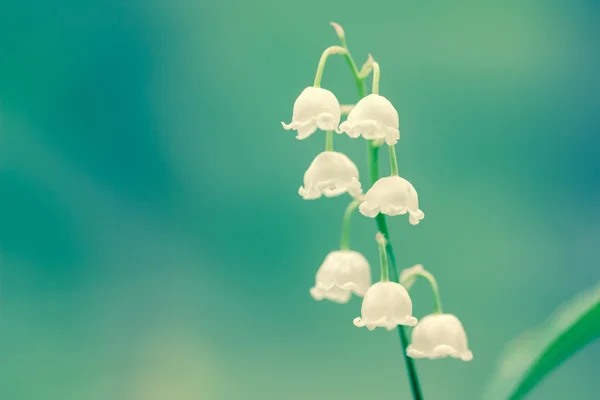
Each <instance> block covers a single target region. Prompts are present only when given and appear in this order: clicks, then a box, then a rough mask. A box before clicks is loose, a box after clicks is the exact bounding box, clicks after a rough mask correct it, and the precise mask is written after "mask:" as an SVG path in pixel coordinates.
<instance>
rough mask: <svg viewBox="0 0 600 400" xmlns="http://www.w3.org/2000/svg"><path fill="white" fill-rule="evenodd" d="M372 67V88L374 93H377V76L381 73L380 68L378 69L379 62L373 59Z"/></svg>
mask: <svg viewBox="0 0 600 400" xmlns="http://www.w3.org/2000/svg"><path fill="white" fill-rule="evenodd" d="M371 65H372V67H373V90H372V92H373V93H374V94H379V76H380V75H381V70H380V69H379V64H378V63H377V62H376V61H373V63H372V64H371Z"/></svg>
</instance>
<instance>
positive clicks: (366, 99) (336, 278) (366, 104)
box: [282, 24, 473, 361]
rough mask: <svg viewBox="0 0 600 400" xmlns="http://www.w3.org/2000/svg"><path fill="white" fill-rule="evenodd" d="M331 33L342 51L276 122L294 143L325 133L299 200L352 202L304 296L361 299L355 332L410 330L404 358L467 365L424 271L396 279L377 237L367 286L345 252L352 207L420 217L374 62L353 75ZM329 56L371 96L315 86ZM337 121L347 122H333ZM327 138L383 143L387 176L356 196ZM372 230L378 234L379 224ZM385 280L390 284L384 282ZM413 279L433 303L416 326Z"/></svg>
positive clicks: (353, 173)
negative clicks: (348, 97)
mask: <svg viewBox="0 0 600 400" xmlns="http://www.w3.org/2000/svg"><path fill="white" fill-rule="evenodd" d="M334 28H335V29H336V32H337V33H338V36H339V37H340V39H341V41H342V45H343V46H332V47H329V48H328V49H326V50H325V51H324V52H323V55H322V56H321V59H320V61H319V65H318V68H317V73H316V76H315V80H314V84H313V86H309V87H307V88H305V89H304V90H303V91H302V92H301V93H300V95H299V96H298V98H297V99H296V101H295V103H294V107H293V113H292V120H291V122H290V123H289V124H286V123H284V122H282V125H283V127H284V128H285V129H286V130H295V131H296V132H297V136H296V138H297V139H300V140H303V139H307V138H309V137H311V136H312V135H313V134H315V132H317V131H318V130H321V131H325V132H326V135H325V151H323V152H321V153H320V154H318V155H317V156H316V157H315V158H314V160H313V161H312V163H310V165H309V167H308V169H307V170H306V173H305V174H304V184H303V185H302V186H301V187H300V188H299V190H298V193H299V194H300V196H302V198H303V199H305V200H314V199H318V198H320V197H321V196H325V197H335V196H340V195H342V194H344V193H348V194H349V195H350V196H351V198H352V201H351V203H350V205H349V206H348V208H347V209H346V212H345V214H344V219H343V225H342V239H341V244H340V249H339V250H336V251H332V252H331V253H329V254H328V255H327V256H326V257H325V260H324V261H323V263H322V265H321V267H320V268H319V269H318V271H317V273H316V278H315V285H314V287H312V288H311V289H310V295H311V296H312V297H313V298H314V299H315V300H324V299H326V300H330V301H333V302H336V303H347V302H348V301H349V300H350V298H351V296H352V294H355V295H356V296H359V297H363V300H362V307H361V316H360V317H357V318H355V319H354V325H355V326H357V327H366V328H368V329H369V330H373V329H375V328H376V327H382V328H385V329H387V330H392V329H394V328H396V327H398V326H399V325H404V326H410V327H414V329H413V331H412V341H411V344H410V345H409V346H408V347H407V348H406V354H407V355H408V356H409V357H412V358H430V359H435V358H441V357H447V356H450V357H455V358H459V359H462V360H465V361H468V360H471V359H472V357H473V355H472V353H471V351H470V350H469V348H468V345H467V337H466V334H465V331H464V328H463V326H462V324H461V322H460V321H459V320H458V318H457V317H456V316H454V315H452V314H444V313H442V309H441V302H440V296H439V289H438V285H437V282H436V280H435V278H434V277H433V275H432V274H431V273H430V272H429V271H426V270H425V269H423V267H422V266H420V265H417V266H414V267H412V268H408V269H405V270H403V271H402V272H401V274H400V277H399V279H398V277H397V272H396V270H395V266H394V265H390V263H389V262H388V254H390V251H391V246H390V245H389V243H388V238H387V237H386V236H387V235H384V234H382V233H378V234H377V235H376V242H377V245H378V249H379V255H380V280H379V281H378V282H376V283H374V284H372V281H371V268H370V266H369V262H368V261H367V259H366V258H365V257H364V256H363V255H362V254H361V253H359V252H357V251H354V250H351V249H350V246H349V220H350V217H351V216H352V214H353V212H354V211H355V210H356V209H358V210H359V211H360V213H361V214H362V215H364V216H366V217H370V218H376V217H378V215H380V214H385V215H388V216H396V215H404V214H408V221H409V222H410V224H412V225H417V224H418V223H419V222H420V221H421V220H423V218H424V216H425V215H424V213H423V211H421V210H420V209H419V198H418V195H417V191H416V190H415V188H414V186H413V185H412V184H411V183H410V182H409V181H408V180H406V179H404V178H402V177H400V176H399V175H398V164H397V160H396V152H395V145H396V144H397V143H398V141H399V139H400V130H399V129H400V128H399V117H398V112H397V111H396V108H395V107H394V105H393V104H392V103H391V102H390V101H389V100H388V99H386V98H385V97H383V96H381V95H380V94H379V79H380V67H379V64H378V63H377V62H376V61H375V60H374V59H373V58H372V57H371V56H369V59H368V60H367V62H366V63H365V64H364V66H363V67H362V69H361V70H360V71H359V70H358V68H356V64H355V63H354V60H353V59H352V57H351V56H350V53H349V52H348V49H347V47H346V42H345V38H344V34H343V30H342V29H341V27H340V26H339V25H337V24H334ZM333 54H340V55H343V56H344V57H346V58H347V60H348V61H349V64H350V65H351V66H352V70H353V73H354V74H355V79H356V80H357V82H359V83H360V84H361V85H362V87H363V88H364V80H365V79H366V78H367V76H369V75H371V73H372V76H373V87H372V93H371V94H369V95H366V96H365V93H362V98H361V99H360V100H359V101H358V103H357V104H356V105H350V106H340V103H339V101H338V100H337V98H336V96H335V95H334V94H333V93H332V92H331V91H329V90H327V89H323V88H321V78H322V75H323V71H324V68H325V64H326V61H327V58H328V57H329V56H330V55H333ZM363 91H364V90H363ZM343 115H347V118H346V119H345V121H343V122H341V123H340V121H341V119H342V116H343ZM334 132H336V133H338V134H345V135H346V136H348V137H350V138H352V139H357V138H361V137H362V138H363V139H365V140H366V141H367V144H368V148H369V151H371V152H374V153H376V152H378V151H379V148H380V147H381V146H383V145H384V144H386V145H387V148H388V153H389V159H390V175H389V176H384V177H377V179H376V180H374V182H371V186H370V188H369V189H368V190H367V191H366V193H363V190H362V188H363V186H364V184H361V181H360V177H359V171H358V168H357V167H356V165H355V164H354V162H352V160H350V158H348V157H347V156H346V155H345V154H343V153H340V152H336V151H334V150H333V136H334V135H333V133H334ZM372 158H375V160H376V159H377V158H376V157H372ZM371 161H372V160H371ZM375 162H376V161H375ZM370 167H371V168H372V169H371V172H373V171H378V167H377V166H375V167H374V166H373V165H371V166H370ZM373 168H375V169H373ZM371 176H372V175H371ZM384 221H385V220H384ZM383 224H385V222H383ZM378 227H379V229H380V230H381V231H382V232H385V229H382V225H381V222H380V219H379V218H378ZM389 276H392V278H393V279H392V280H391V281H390V279H389ZM419 277H421V278H424V279H426V280H427V281H428V282H429V284H430V286H431V289H432V293H433V295H434V300H435V311H434V312H433V313H432V314H430V315H427V316H425V317H423V318H422V319H421V321H420V322H419V321H418V320H417V318H415V317H414V316H413V315H412V309H413V305H412V300H411V297H410V295H409V292H408V290H409V289H410V288H411V286H412V285H413V283H414V281H415V280H416V279H417V278H419Z"/></svg>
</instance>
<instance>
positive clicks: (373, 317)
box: [354, 282, 417, 331]
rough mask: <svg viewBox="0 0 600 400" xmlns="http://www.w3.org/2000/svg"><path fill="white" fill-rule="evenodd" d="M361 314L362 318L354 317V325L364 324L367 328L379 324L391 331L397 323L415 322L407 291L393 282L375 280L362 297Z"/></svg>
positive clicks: (410, 324)
mask: <svg viewBox="0 0 600 400" xmlns="http://www.w3.org/2000/svg"><path fill="white" fill-rule="evenodd" d="M361 314H362V318H361V317H357V318H355V319H354V325H356V326H358V327H363V326H366V327H367V328H368V329H369V330H373V329H375V328H376V327H378V326H379V327H382V328H386V329H387V330H388V331H391V330H392V329H394V328H395V327H396V326H397V325H407V326H415V325H416V324H417V319H416V318H415V317H413V316H412V300H411V299H410V296H409V295H408V292H407V291H406V289H405V288H404V286H402V285H401V284H399V283H395V282H377V283H376V284H374V285H373V286H371V287H370V288H369V290H367V293H366V294H365V298H364V299H363V302H362V307H361Z"/></svg>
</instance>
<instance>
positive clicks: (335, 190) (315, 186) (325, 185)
mask: <svg viewBox="0 0 600 400" xmlns="http://www.w3.org/2000/svg"><path fill="white" fill-rule="evenodd" d="M346 192H348V193H349V194H350V195H352V196H358V195H359V194H360V193H362V190H361V185H360V181H359V180H358V168H356V165H354V163H353V162H352V160H350V159H349V158H348V156H346V155H345V154H343V153H338V152H335V151H324V152H322V153H320V154H319V155H317V156H316V157H315V159H314V160H313V162H312V163H311V164H310V166H309V167H308V169H307V170H306V172H305V173H304V186H300V189H298V193H299V194H300V196H302V197H303V198H304V199H305V200H313V199H318V198H319V197H321V195H325V196H327V197H335V196H339V195H340V194H342V193H346Z"/></svg>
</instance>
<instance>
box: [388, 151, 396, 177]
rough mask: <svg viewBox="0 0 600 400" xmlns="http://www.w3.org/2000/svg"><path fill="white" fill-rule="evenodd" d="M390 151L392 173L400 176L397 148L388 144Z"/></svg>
mask: <svg viewBox="0 0 600 400" xmlns="http://www.w3.org/2000/svg"><path fill="white" fill-rule="evenodd" d="M388 153H389V154H390V174H391V175H395V176H398V160H397V159H396V148H395V147H394V146H388Z"/></svg>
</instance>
